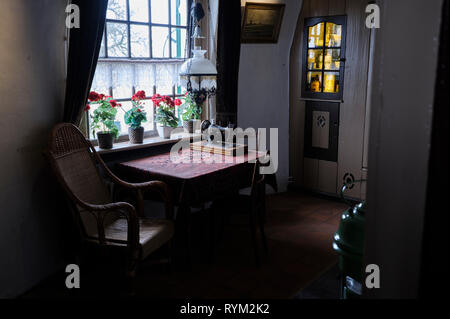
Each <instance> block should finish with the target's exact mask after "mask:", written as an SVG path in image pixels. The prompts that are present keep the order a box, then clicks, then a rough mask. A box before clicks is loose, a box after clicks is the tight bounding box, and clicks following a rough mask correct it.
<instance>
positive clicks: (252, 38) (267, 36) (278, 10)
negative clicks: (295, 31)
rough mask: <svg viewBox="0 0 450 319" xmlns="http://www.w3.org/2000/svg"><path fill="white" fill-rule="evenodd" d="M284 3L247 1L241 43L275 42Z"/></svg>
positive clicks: (278, 32)
mask: <svg viewBox="0 0 450 319" xmlns="http://www.w3.org/2000/svg"><path fill="white" fill-rule="evenodd" d="M284 8H285V4H283V3H258V2H247V3H246V4H245V9H244V19H243V22H242V30H241V43H277V42H278V37H279V34H280V28H281V23H282V20H283V14H284Z"/></svg>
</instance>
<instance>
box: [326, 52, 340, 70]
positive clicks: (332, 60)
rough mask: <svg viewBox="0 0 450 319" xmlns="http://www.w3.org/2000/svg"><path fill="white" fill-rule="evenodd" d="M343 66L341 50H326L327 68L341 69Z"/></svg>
mask: <svg viewBox="0 0 450 319" xmlns="http://www.w3.org/2000/svg"><path fill="white" fill-rule="evenodd" d="M340 66H341V50H339V49H327V50H325V69H326V70H339V67H340Z"/></svg>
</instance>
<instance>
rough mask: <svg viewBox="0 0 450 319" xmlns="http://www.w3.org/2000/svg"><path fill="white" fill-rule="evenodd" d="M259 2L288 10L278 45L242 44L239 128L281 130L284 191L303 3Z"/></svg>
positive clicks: (280, 170) (297, 0)
mask: <svg viewBox="0 0 450 319" xmlns="http://www.w3.org/2000/svg"><path fill="white" fill-rule="evenodd" d="M245 2H246V1H245V0H242V1H241V5H242V6H244V5H245ZM258 2H266V3H285V4H286V8H285V10H284V17H283V22H282V26H281V30H280V37H279V39H278V43H276V44H242V45H241V60H240V68H239V96H238V126H239V127H242V128H247V127H254V128H255V129H256V128H267V129H269V128H278V143H279V144H278V152H279V154H278V160H279V165H278V173H277V177H278V184H279V186H280V191H284V190H286V187H287V182H288V176H289V55H290V50H291V45H292V40H293V36H294V32H295V27H296V25H297V19H298V16H299V13H300V9H301V5H302V2H303V1H300V0H279V1H270V0H264V1H258ZM268 137H269V135H268Z"/></svg>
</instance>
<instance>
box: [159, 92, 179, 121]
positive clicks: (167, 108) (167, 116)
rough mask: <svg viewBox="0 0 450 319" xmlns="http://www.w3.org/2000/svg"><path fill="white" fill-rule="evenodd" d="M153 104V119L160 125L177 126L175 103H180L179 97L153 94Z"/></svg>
mask: <svg viewBox="0 0 450 319" xmlns="http://www.w3.org/2000/svg"><path fill="white" fill-rule="evenodd" d="M152 101H153V104H154V106H155V109H156V112H155V121H156V123H159V124H160V125H161V126H170V127H177V126H178V118H177V117H176V116H175V105H177V106H178V105H181V101H180V100H179V99H175V101H174V100H172V99H171V98H170V97H169V96H165V95H164V96H161V95H159V94H155V95H153V97H152Z"/></svg>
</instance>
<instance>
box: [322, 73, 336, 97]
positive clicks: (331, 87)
mask: <svg viewBox="0 0 450 319" xmlns="http://www.w3.org/2000/svg"><path fill="white" fill-rule="evenodd" d="M323 91H324V92H326V93H337V92H339V72H325V74H324V81H323Z"/></svg>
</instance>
